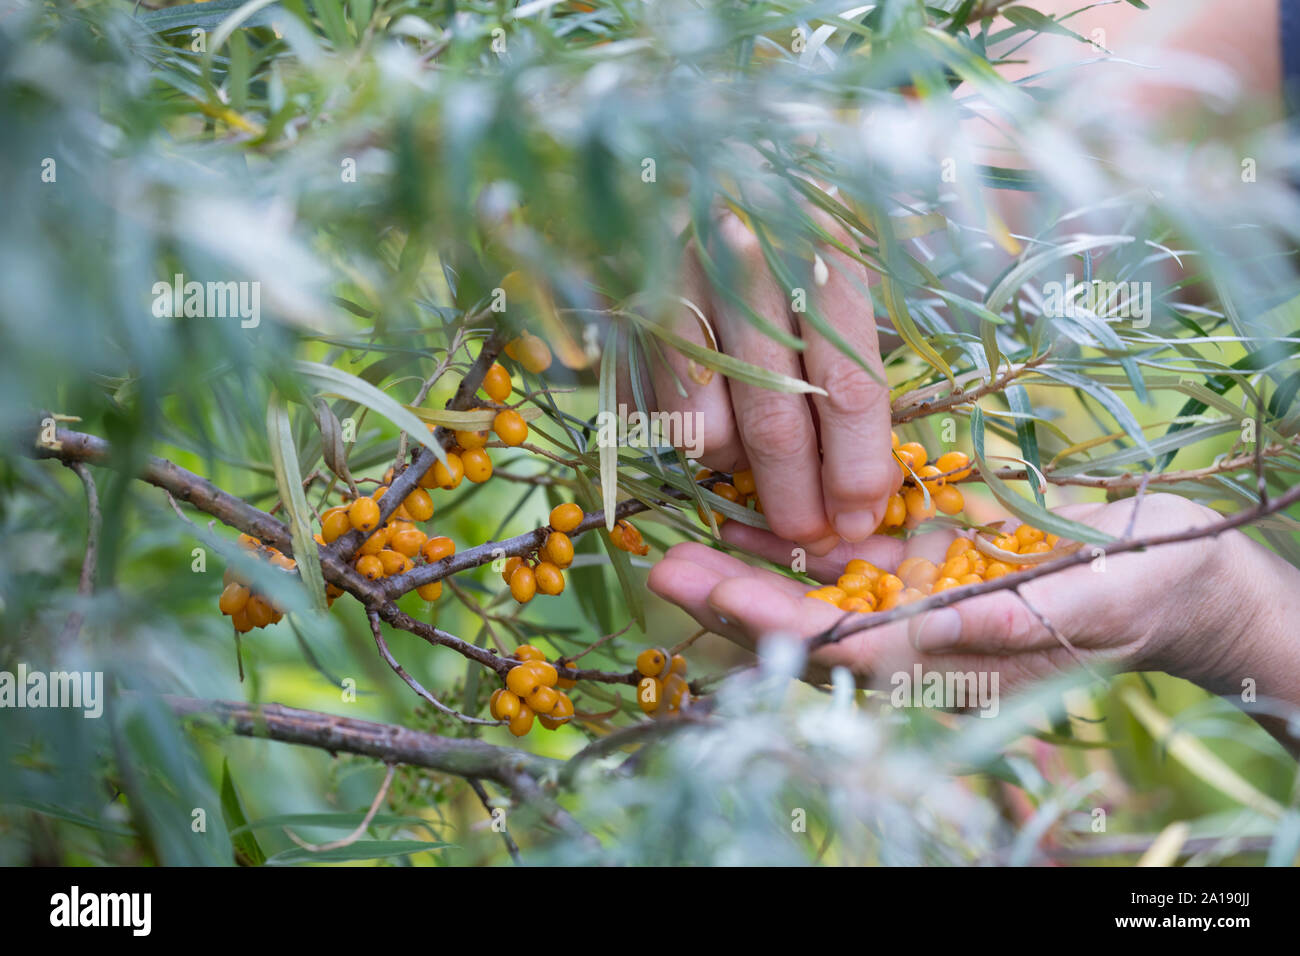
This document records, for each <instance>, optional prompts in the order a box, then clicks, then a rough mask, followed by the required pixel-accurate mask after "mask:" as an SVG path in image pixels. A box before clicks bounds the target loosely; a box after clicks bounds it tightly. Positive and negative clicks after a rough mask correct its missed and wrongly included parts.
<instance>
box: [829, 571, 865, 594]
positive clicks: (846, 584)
mask: <svg viewBox="0 0 1300 956" xmlns="http://www.w3.org/2000/svg"><path fill="white" fill-rule="evenodd" d="M835 586H836V587H837V588H839V589H840V590H841V591H843V592H844V593H845V594H847V595H848V596H849V597H857V596H858V595H860V594H866V593H869V592H870V591H871V588H872V582H871V581H870V580H869V579H868V578H867V576H866V575H865V574H841V575H840V577H839V580H838V581H836V582H835Z"/></svg>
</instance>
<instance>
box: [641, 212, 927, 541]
mask: <svg viewBox="0 0 1300 956" xmlns="http://www.w3.org/2000/svg"><path fill="white" fill-rule="evenodd" d="M823 225H824V227H825V228H826V230H827V232H829V233H830V234H832V235H835V236H837V238H839V239H841V241H842V242H844V244H846V245H848V246H849V247H850V248H852V246H853V242H854V240H852V239H851V238H850V237H849V236H848V235H847V234H846V233H844V232H843V230H842V229H840V228H838V227H835V226H832V225H831V224H830V223H829V220H823ZM718 233H719V235H720V236H721V241H722V242H724V243H725V244H726V245H727V247H729V248H730V250H731V252H732V253H733V255H734V256H735V258H736V260H737V261H738V262H739V264H740V265H741V267H742V268H743V270H744V273H745V275H746V281H745V282H744V284H743V288H745V289H746V290H747V291H746V294H745V300H746V302H747V304H748V306H749V308H751V309H752V310H753V311H754V312H756V313H757V314H759V315H760V316H762V317H763V318H764V319H766V320H767V321H768V322H770V323H772V324H773V325H775V326H776V327H778V328H780V329H783V330H786V331H789V332H792V333H795V334H798V335H800V336H802V339H803V341H804V343H805V348H804V349H803V351H802V353H799V352H796V351H795V350H793V349H790V348H787V347H786V346H784V345H782V344H780V343H778V342H776V341H774V340H772V339H770V338H768V337H767V336H766V335H765V334H764V333H763V332H762V331H760V330H758V329H756V328H755V327H754V326H753V325H751V324H750V323H749V322H747V321H746V320H745V318H744V316H743V315H742V314H741V313H742V310H741V309H740V308H739V307H738V306H736V305H735V304H734V303H732V302H728V301H726V300H725V299H724V298H723V297H722V296H720V295H717V294H714V293H713V292H712V291H711V290H710V287H709V282H708V279H707V277H706V274H705V271H704V268H703V266H702V265H701V264H700V253H699V251H698V249H696V248H695V247H694V245H692V246H691V247H689V248H688V249H687V250H686V253H685V258H684V261H683V264H682V275H683V288H682V290H681V295H682V296H683V297H684V298H686V299H688V300H689V301H691V302H692V303H694V304H695V305H697V306H698V307H699V308H700V309H701V310H702V312H703V313H704V315H705V316H706V317H707V318H708V320H709V324H710V326H711V327H712V329H713V331H714V333H715V335H716V337H717V340H718V341H717V347H718V348H719V349H720V350H721V351H722V352H724V353H726V354H727V355H730V356H733V357H734V358H737V359H740V360H742V361H745V362H748V363H750V364H751V365H757V366H761V367H763V368H766V369H770V370H772V371H775V372H780V373H782V374H785V375H788V376H791V377H795V378H806V380H807V381H808V382H810V383H812V384H813V385H817V386H819V387H821V388H823V389H825V391H826V392H827V395H826V396H825V397H823V396H813V397H812V399H811V401H809V398H808V397H807V396H804V395H793V394H786V393H781V392H775V391H771V390H768V389H764V388H760V387H757V386H754V385H748V384H745V383H743V382H738V381H735V380H730V381H728V380H726V379H724V378H723V376H721V375H713V376H712V377H711V378H710V379H709V380H708V382H707V384H700V382H699V381H697V380H696V378H694V377H692V375H691V368H690V360H689V359H688V358H687V357H686V356H684V355H682V354H681V353H680V352H677V351H675V350H673V349H671V348H670V347H668V346H666V345H665V347H664V353H665V358H666V360H667V364H668V365H669V366H671V368H669V367H665V365H664V364H663V363H661V362H652V363H651V364H650V375H651V381H652V384H653V386H654V392H655V396H656V398H655V404H656V408H657V410H658V411H660V412H665V413H669V414H672V413H677V412H680V413H685V414H695V415H696V416H697V421H699V422H700V424H701V426H702V432H703V441H702V447H703V453H702V455H701V456H700V460H701V461H702V463H703V464H705V465H707V466H708V467H709V468H712V469H714V470H716V471H725V472H734V471H736V470H740V469H745V468H750V469H752V470H753V473H754V481H755V484H756V485H757V490H758V495H759V498H760V499H761V501H762V503H763V509H764V514H765V516H766V518H767V520H768V523H769V524H770V526H771V527H772V529H773V531H774V532H775V533H776V534H777V535H779V536H780V537H782V538H784V539H787V540H790V541H798V542H800V543H801V544H802V546H803V547H805V548H806V549H807V550H808V551H810V552H812V553H813V554H825V553H826V552H828V551H829V550H830V549H831V548H833V547H835V546H836V545H837V544H839V543H840V541H841V540H845V541H851V542H861V541H865V540H866V539H867V538H868V537H869V536H870V535H871V534H872V533H873V532H874V531H875V529H876V527H877V526H878V525H879V524H880V520H881V518H882V517H884V512H885V505H886V502H887V499H888V497H889V495H890V494H892V493H893V492H894V491H895V490H897V488H898V486H899V484H900V477H901V476H900V471H899V468H898V465H897V464H896V463H895V462H894V460H893V458H892V456H891V454H890V451H889V449H890V438H889V432H890V418H889V390H888V387H887V386H886V385H884V384H882V383H884V382H885V381H886V379H885V373H884V367H883V365H882V364H881V360H880V346H879V344H878V342H877V340H876V325H875V319H874V316H873V313H872V306H871V297H870V295H869V294H868V292H867V278H868V277H867V271H866V269H865V268H864V267H863V266H862V265H860V264H859V263H857V262H855V261H854V260H852V259H850V258H849V257H848V256H846V255H844V254H843V253H841V252H839V251H838V250H836V249H833V248H831V247H830V246H825V245H823V246H820V247H819V255H820V256H821V258H822V260H823V261H824V262H825V263H826V267H827V268H826V282H825V283H824V284H823V285H822V286H820V287H817V288H814V289H811V290H808V297H809V299H810V303H809V304H810V305H812V304H814V303H815V305H816V307H817V308H818V310H819V311H820V314H821V315H822V316H824V317H825V319H826V320H827V322H829V323H830V324H831V325H832V326H833V327H834V328H835V329H836V330H837V331H838V333H839V334H840V335H841V336H842V337H843V338H844V339H845V340H846V341H847V342H848V344H849V346H850V347H851V348H852V349H853V350H854V351H855V352H856V353H857V354H858V355H860V356H862V358H863V360H864V361H865V362H866V363H867V365H868V366H869V367H870V368H871V369H872V370H873V371H874V373H875V375H876V376H877V377H878V378H877V379H873V378H872V376H871V374H870V373H868V372H867V371H866V370H865V369H863V368H862V367H861V366H860V365H857V364H856V363H855V362H854V361H853V360H852V359H850V358H849V357H847V356H846V355H845V354H844V353H843V352H841V351H840V350H839V349H838V348H837V347H836V346H835V345H834V344H832V343H831V342H830V341H828V340H827V339H825V338H823V337H822V336H821V335H820V334H819V333H818V332H817V331H816V330H815V329H813V327H812V326H811V325H810V324H809V323H808V322H807V319H806V313H796V312H794V311H792V303H791V302H790V301H789V300H788V299H787V297H786V295H785V293H784V292H783V291H782V288H781V286H780V284H779V283H778V282H777V281H776V279H775V278H774V277H773V276H772V274H771V272H770V271H769V269H768V267H767V264H766V262H765V261H764V258H763V251H762V248H761V247H760V245H759V242H758V239H757V237H756V236H755V235H754V234H753V233H752V232H751V231H750V230H749V228H748V227H747V226H746V225H745V224H743V223H742V222H741V221H740V220H739V219H738V218H736V217H735V216H734V215H731V214H730V213H727V214H725V215H724V216H723V218H722V219H721V220H720V221H719V223H718ZM673 331H675V332H676V333H677V334H678V335H681V336H683V337H684V338H687V339H689V340H690V341H692V342H695V343H697V344H699V345H703V346H709V345H711V344H712V343H710V342H709V341H708V338H707V336H706V333H705V331H704V329H703V328H701V325H700V322H699V320H698V319H697V317H696V315H695V314H694V312H693V311H691V310H690V309H689V308H687V307H685V306H683V307H682V309H681V312H680V313H679V315H678V321H677V324H676V325H675V326H674V329H673ZM678 382H680V383H681V385H682V386H683V387H684V388H685V389H686V390H687V393H688V394H687V395H686V396H682V395H681V394H680V393H679V392H678V387H677V383H678Z"/></svg>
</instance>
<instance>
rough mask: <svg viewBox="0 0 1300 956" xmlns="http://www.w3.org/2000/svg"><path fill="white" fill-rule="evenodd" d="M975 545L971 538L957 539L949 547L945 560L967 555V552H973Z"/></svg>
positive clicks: (945, 553)
mask: <svg viewBox="0 0 1300 956" xmlns="http://www.w3.org/2000/svg"><path fill="white" fill-rule="evenodd" d="M974 549H975V545H974V544H973V543H972V542H971V539H970V538H962V537H956V538H953V539H952V544H950V545H948V550H947V551H945V552H944V557H945V558H949V559H951V558H955V557H957V555H959V554H965V553H966V552H967V551H973V550H974Z"/></svg>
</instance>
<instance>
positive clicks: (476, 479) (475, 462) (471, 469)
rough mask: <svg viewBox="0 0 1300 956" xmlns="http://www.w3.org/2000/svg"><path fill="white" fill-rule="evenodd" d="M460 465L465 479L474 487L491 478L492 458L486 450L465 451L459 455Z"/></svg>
mask: <svg viewBox="0 0 1300 956" xmlns="http://www.w3.org/2000/svg"><path fill="white" fill-rule="evenodd" d="M460 463H461V467H462V468H463V469H464V474H465V477H466V478H468V479H469V480H470V481H472V482H473V483H474V484H476V485H481V484H483V482H485V481H487V480H488V479H489V478H491V477H492V456H491V455H489V454H488V453H487V450H486V449H483V448H468V449H466V450H465V451H463V452H461V453H460Z"/></svg>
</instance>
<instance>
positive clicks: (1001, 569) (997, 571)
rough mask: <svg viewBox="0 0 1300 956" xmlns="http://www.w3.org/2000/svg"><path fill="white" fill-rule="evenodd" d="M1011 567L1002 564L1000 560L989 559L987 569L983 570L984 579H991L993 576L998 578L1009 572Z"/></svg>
mask: <svg viewBox="0 0 1300 956" xmlns="http://www.w3.org/2000/svg"><path fill="white" fill-rule="evenodd" d="M1010 573H1011V567H1010V566H1009V565H1006V564H1003V563H1002V562H1001V561H990V562H989V566H988V568H987V570H985V572H984V580H985V581H992V580H993V579H994V578H1000V577H1002V576H1003V575H1004V574H1010Z"/></svg>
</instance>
